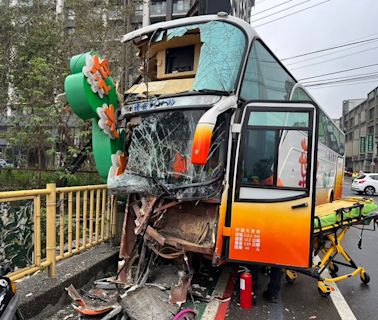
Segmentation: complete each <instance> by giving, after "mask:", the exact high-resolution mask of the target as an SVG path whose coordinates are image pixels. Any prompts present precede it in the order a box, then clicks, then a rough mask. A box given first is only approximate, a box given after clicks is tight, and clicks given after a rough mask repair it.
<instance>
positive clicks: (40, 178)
mask: <svg viewBox="0 0 378 320" xmlns="http://www.w3.org/2000/svg"><path fill="white" fill-rule="evenodd" d="M47 183H56V184H57V186H77V185H93V184H100V183H102V181H101V179H100V177H99V175H98V174H97V173H94V172H93V173H84V172H77V173H75V174H74V175H73V174H66V173H64V172H61V171H55V172H49V171H30V170H20V169H11V168H6V169H3V170H0V191H12V190H24V189H42V188H45V187H46V184H47Z"/></svg>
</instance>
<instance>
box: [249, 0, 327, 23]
mask: <svg viewBox="0 0 378 320" xmlns="http://www.w3.org/2000/svg"><path fill="white" fill-rule="evenodd" d="M307 1H310V0H307ZM329 1H331V0H325V1H323V2H319V3H317V4H314V5H312V6H309V7H307V8H304V9H301V10H298V11H295V12H292V13H289V14H287V15H284V16H282V17H279V18H277V19H274V20H271V21H268V22H264V23H261V24H259V25H257V26H254V27H255V28H258V27H261V26H263V25H266V24H269V23H272V22H275V21H278V20H281V19H284V18H286V17H289V16H292V15H294V14H297V13H299V12H303V11H306V10H308V9H311V8H314V7H317V6H320V5H321V4H323V3H326V2H329ZM252 22H253V21H252Z"/></svg>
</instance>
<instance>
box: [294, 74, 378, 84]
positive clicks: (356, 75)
mask: <svg viewBox="0 0 378 320" xmlns="http://www.w3.org/2000/svg"><path fill="white" fill-rule="evenodd" d="M372 75H378V72H369V73H360V74H354V75H351V76H345V77H336V78H326V79H321V80H312V81H303V82H301V84H309V83H311V84H313V83H316V82H324V81H328V80H347V79H353V78H355V77H365V76H372Z"/></svg>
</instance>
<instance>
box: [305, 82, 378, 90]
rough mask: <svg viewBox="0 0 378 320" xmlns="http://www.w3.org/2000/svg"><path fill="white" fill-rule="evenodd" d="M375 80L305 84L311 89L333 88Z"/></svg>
mask: <svg viewBox="0 0 378 320" xmlns="http://www.w3.org/2000/svg"><path fill="white" fill-rule="evenodd" d="M377 82H378V81H377V80H364V81H354V82H351V83H336V84H331V85H326V84H324V85H322V86H320V85H319V86H313V87H310V86H305V87H306V88H311V89H323V88H335V87H344V86H351V85H354V86H355V85H360V84H365V83H377Z"/></svg>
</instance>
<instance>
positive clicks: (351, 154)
mask: <svg viewBox="0 0 378 320" xmlns="http://www.w3.org/2000/svg"><path fill="white" fill-rule="evenodd" d="M341 126H342V129H343V131H344V133H345V143H346V146H345V167H346V168H347V169H349V170H353V171H360V170H362V171H364V172H378V159H377V158H378V87H376V88H375V89H374V90H372V91H371V92H369V93H368V95H367V98H366V99H364V100H362V99H353V100H346V101H344V102H343V115H342V118H341Z"/></svg>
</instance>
